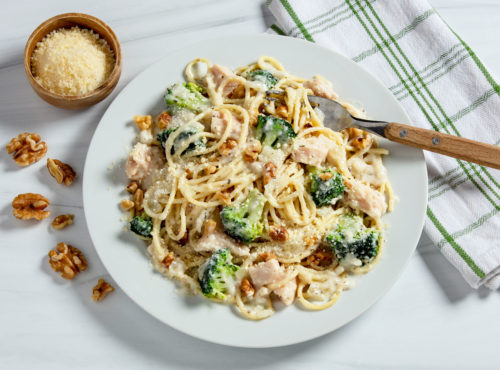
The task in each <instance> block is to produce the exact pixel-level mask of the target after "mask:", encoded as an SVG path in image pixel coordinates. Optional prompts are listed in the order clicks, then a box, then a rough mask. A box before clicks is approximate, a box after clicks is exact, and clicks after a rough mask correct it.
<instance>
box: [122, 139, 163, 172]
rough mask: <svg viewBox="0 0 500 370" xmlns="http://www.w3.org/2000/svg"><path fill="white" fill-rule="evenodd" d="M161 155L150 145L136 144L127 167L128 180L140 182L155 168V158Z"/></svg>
mask: <svg viewBox="0 0 500 370" xmlns="http://www.w3.org/2000/svg"><path fill="white" fill-rule="evenodd" d="M159 154H160V153H158V152H157V151H155V150H153V148H152V147H150V146H149V145H146V144H144V143H137V144H135V146H134V148H133V149H132V151H131V152H130V154H129V157H128V160H127V163H126V165H125V169H126V172H127V176H128V178H129V179H131V180H137V181H140V180H142V179H143V178H144V177H146V176H147V175H148V173H149V172H150V170H151V168H152V166H153V162H154V158H155V157H157V156H158V155H159Z"/></svg>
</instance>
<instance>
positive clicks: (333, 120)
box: [308, 95, 356, 131]
mask: <svg viewBox="0 0 500 370" xmlns="http://www.w3.org/2000/svg"><path fill="white" fill-rule="evenodd" d="M308 99H309V103H311V106H312V107H314V108H318V109H320V110H321V111H322V112H323V114H324V115H325V118H324V121H323V125H324V126H325V127H328V128H330V129H332V130H333V131H342V130H344V129H346V128H348V127H351V126H354V125H355V124H356V121H355V119H354V117H353V116H351V114H350V113H349V111H348V110H347V109H346V108H345V107H344V106H343V105H342V104H340V103H338V102H336V101H335V100H330V99H326V98H322V97H320V96H314V95H308Z"/></svg>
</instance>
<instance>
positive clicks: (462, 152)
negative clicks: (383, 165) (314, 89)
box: [384, 122, 500, 169]
mask: <svg viewBox="0 0 500 370" xmlns="http://www.w3.org/2000/svg"><path fill="white" fill-rule="evenodd" d="M384 133H385V137H387V138H388V139H389V140H391V141H395V142H397V143H401V144H405V145H409V146H413V147H415V148H420V149H425V150H429V151H431V152H435V153H439V154H444V155H447V156H449V157H453V158H458V159H463V160H464V161H467V162H474V163H478V164H481V165H483V166H487V167H492V168H496V169H500V147H498V146H495V145H490V144H485V143H481V142H479V141H474V140H469V139H465V138H462V137H458V136H453V135H447V134H442V133H440V132H436V131H432V130H426V129H423V128H418V127H413V126H408V125H403V124H402V123H394V122H391V123H388V124H387V126H386V127H385V129H384Z"/></svg>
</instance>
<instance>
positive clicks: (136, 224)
mask: <svg viewBox="0 0 500 370" xmlns="http://www.w3.org/2000/svg"><path fill="white" fill-rule="evenodd" d="M152 230H153V222H152V221H151V217H149V216H148V215H147V214H146V213H144V212H143V213H142V215H140V216H135V217H134V218H133V219H132V220H131V221H130V231H132V232H134V233H136V234H137V235H140V236H143V237H145V238H151V231H152Z"/></svg>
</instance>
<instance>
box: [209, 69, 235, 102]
mask: <svg viewBox="0 0 500 370" xmlns="http://www.w3.org/2000/svg"><path fill="white" fill-rule="evenodd" d="M210 71H211V72H212V75H213V77H214V83H215V88H216V89H217V88H219V86H220V84H221V83H222V81H223V80H224V79H225V78H226V77H235V76H236V75H235V74H234V73H233V71H231V70H230V69H229V68H227V67H224V66H221V65H218V64H214V65H213V66H212V68H210ZM238 86H239V83H238V82H237V81H230V82H228V83H227V84H226V86H225V87H224V91H223V92H222V93H223V95H224V96H227V95H229V94H231V93H232V92H233V91H234V90H235V89H236V88H237V87H238Z"/></svg>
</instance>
